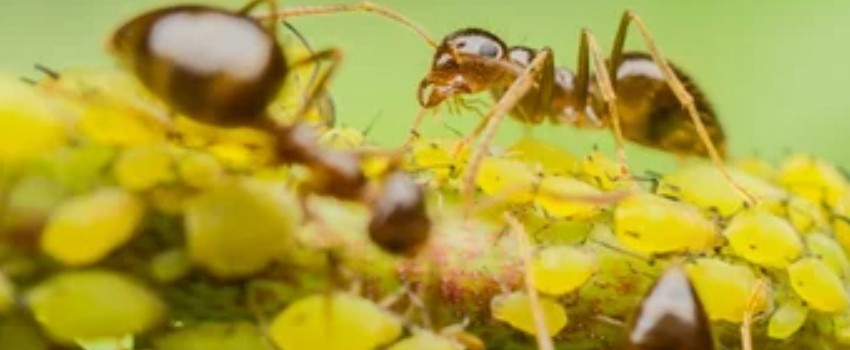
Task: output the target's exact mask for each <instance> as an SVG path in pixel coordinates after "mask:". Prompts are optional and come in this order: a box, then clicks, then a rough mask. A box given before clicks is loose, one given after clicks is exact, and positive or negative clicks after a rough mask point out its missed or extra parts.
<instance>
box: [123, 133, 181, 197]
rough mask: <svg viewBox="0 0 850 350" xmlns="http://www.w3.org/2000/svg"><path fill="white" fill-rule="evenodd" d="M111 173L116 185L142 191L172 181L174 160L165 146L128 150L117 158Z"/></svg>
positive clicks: (149, 146) (148, 146) (156, 145)
mask: <svg viewBox="0 0 850 350" xmlns="http://www.w3.org/2000/svg"><path fill="white" fill-rule="evenodd" d="M112 173H113V175H114V176H115V179H116V180H117V181H118V184H119V185H121V186H122V187H124V188H126V189H128V190H131V191H144V190H148V189H151V188H152V187H154V186H157V185H159V184H163V183H167V182H170V181H173V180H174V177H175V174H174V159H173V158H172V152H171V150H170V149H169V148H168V146H167V145H165V144H152V145H145V146H139V147H134V148H129V149H127V150H125V151H124V152H122V153H121V155H120V156H118V159H117V160H116V162H115V166H114V167H113V168H112Z"/></svg>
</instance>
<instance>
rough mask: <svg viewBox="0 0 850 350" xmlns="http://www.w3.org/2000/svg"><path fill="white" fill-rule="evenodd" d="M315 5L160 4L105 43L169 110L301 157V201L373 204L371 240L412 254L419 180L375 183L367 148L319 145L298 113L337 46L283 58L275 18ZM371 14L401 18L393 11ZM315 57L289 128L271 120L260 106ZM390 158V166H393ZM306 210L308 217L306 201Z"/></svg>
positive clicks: (395, 174)
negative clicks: (316, 72)
mask: <svg viewBox="0 0 850 350" xmlns="http://www.w3.org/2000/svg"><path fill="white" fill-rule="evenodd" d="M262 3H265V4H267V5H268V7H269V8H270V9H271V13H272V14H271V15H265V16H262V18H256V17H252V16H249V15H248V13H249V12H250V11H251V10H253V9H254V8H255V7H257V6H258V5H260V4H262ZM361 6H362V5H361ZM352 8H360V7H352ZM367 8H371V7H367ZM316 9H317V8H316V7H310V6H306V7H303V8H292V9H286V10H283V11H281V13H280V14H278V10H277V5H276V3H275V1H274V0H253V1H250V2H249V3H248V4H247V5H245V6H244V7H242V8H241V9H239V10H238V11H231V10H227V9H222V8H217V7H211V6H202V5H176V6H170V7H164V8H160V9H155V10H152V11H150V12H146V13H143V14H141V15H139V16H137V17H135V18H134V19H132V20H130V21H128V22H126V23H125V24H123V25H122V26H120V27H119V28H118V30H117V31H115V33H114V34H113V36H112V37H111V39H110V41H109V44H110V48H111V49H112V51H113V53H114V54H115V55H116V56H117V58H118V60H119V61H120V62H121V63H122V64H123V65H124V66H125V67H126V68H128V70H129V71H131V72H132V73H134V75H135V76H136V78H138V80H139V81H141V83H142V85H144V86H145V87H146V88H147V89H148V90H150V91H151V92H152V93H153V94H154V95H156V96H157V97H159V98H160V99H161V100H163V101H164V102H166V104H167V105H168V106H169V107H170V108H172V109H174V110H175V111H176V112H179V113H180V114H182V115H185V116H186V117H188V118H191V119H193V120H195V121H198V122H201V123H204V124H208V125H213V126H216V127H223V128H233V127H246V128H253V129H258V130H260V131H264V132H267V133H270V134H272V135H273V136H274V139H275V141H276V148H275V154H276V158H277V162H278V163H280V164H293V163H295V164H301V165H304V166H305V167H307V168H308V169H309V170H310V175H311V176H310V178H309V179H308V180H307V183H306V184H304V185H303V186H301V188H299V196H300V197H301V199H302V201H303V200H305V198H304V196H306V195H307V194H317V195H322V196H330V197H334V198H337V199H341V200H348V201H360V202H364V203H365V204H366V205H367V206H369V207H370V208H371V210H372V219H371V221H370V224H369V231H370V237H371V238H372V240H373V241H374V242H375V243H376V244H378V245H379V246H381V247H382V248H384V249H385V250H388V251H389V252H391V253H395V254H401V255H413V254H415V253H416V251H417V250H418V249H419V248H421V246H422V245H423V244H424V242H425V241H426V240H427V238H428V233H429V231H430V227H431V221H430V219H429V218H428V216H427V213H426V208H425V205H424V201H425V199H424V194H423V193H422V189H421V188H420V187H419V185H418V184H417V183H416V182H415V181H413V179H412V178H411V177H410V176H409V175H407V174H406V173H404V172H402V171H400V170H396V168H397V166H393V165H391V166H389V167H388V170H387V173H386V174H385V176H384V179H383V181H382V182H381V184H379V185H373V184H370V182H369V180H368V179H367V177H366V176H365V174H364V173H363V169H362V166H361V160H362V158H363V157H364V156H367V155H368V154H366V152H365V151H364V152H355V151H337V150H333V149H328V148H324V147H321V146H320V144H319V142H318V137H317V136H316V134H315V130H314V128H313V127H312V126H311V125H309V123H307V122H305V121H304V120H303V118H304V116H305V115H306V112H307V111H308V110H309V109H310V108H311V106H312V105H313V104H314V103H315V102H316V101H317V100H319V99H320V98H321V97H322V94H323V93H324V90H325V88H326V86H327V85H328V82H329V81H330V79H331V77H332V76H333V74H334V72H335V71H336V70H337V68H338V66H339V64H340V62H341V61H342V53H341V52H340V51H339V50H337V49H335V48H330V49H325V50H322V51H319V52H316V53H313V54H311V55H310V56H308V57H306V58H304V59H301V60H299V61H295V62H287V59H286V56H285V54H284V50H283V47H282V46H281V45H280V43H279V41H278V38H277V29H276V25H277V23H278V22H279V21H280V20H281V16H294V15H298V14H303V13H307V14H310V13H315V12H316ZM378 9H382V8H378ZM287 11H288V12H287ZM378 12H379V13H382V14H387V13H389V14H390V15H388V16H389V17H391V18H395V19H398V20H400V21H402V22H404V18H403V17H399V16H392V15H391V14H392V12H391V11H388V10H383V11H378ZM263 21H265V23H263ZM414 28H415V27H414ZM320 61H330V67H328V68H327V70H326V71H325V72H324V74H322V75H321V76H320V77H318V78H317V79H316V82H315V85H313V87H312V89H311V90H310V91H308V92H305V99H304V101H305V103H303V104H302V105H300V106H299V108H298V110H297V111H296V112H295V114H294V116H295V117H294V119H295V121H294V122H293V123H291V124H289V125H281V124H279V123H278V122H276V121H274V120H273V119H272V118H271V117H270V116H269V114H268V113H267V111H266V109H267V107H268V105H269V104H270V103H271V102H272V100H273V99H274V98H275V97H276V96H277V94H278V91H279V90H280V88H281V86H282V84H283V83H284V81H285V80H286V78H287V76H288V75H289V72H291V71H292V70H293V69H295V68H297V67H300V66H304V65H308V64H315V63H318V62H320ZM390 156H391V161H390V163H396V162H397V161H394V160H393V159H392V158H393V155H392V154H391V155H390ZM302 204H303V202H302ZM304 208H305V212H306V213H307V214H308V217H310V216H311V215H310V213H309V210H307V206H306V205H304Z"/></svg>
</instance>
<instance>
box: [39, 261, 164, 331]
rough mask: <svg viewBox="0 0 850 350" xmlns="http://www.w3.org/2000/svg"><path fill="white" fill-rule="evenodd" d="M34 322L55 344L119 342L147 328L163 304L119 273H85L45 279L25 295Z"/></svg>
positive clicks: (159, 315) (162, 308)
mask: <svg viewBox="0 0 850 350" xmlns="http://www.w3.org/2000/svg"><path fill="white" fill-rule="evenodd" d="M26 300H27V304H28V305H29V306H30V309H31V310H32V312H33V315H35V319H36V320H37V321H38V322H39V323H40V324H41V326H42V327H44V329H45V330H46V331H47V333H49V334H50V335H51V336H52V337H53V338H55V339H56V340H59V341H71V340H75V341H86V340H98V339H104V338H118V337H123V336H126V335H134V334H139V333H142V332H144V331H146V330H149V329H151V328H152V327H153V326H155V325H156V324H157V323H159V321H160V320H162V316H163V313H164V311H165V308H164V305H163V304H162V303H161V302H160V300H159V299H158V298H157V297H156V296H155V295H154V294H153V293H151V292H150V291H149V290H148V289H147V288H144V287H142V286H141V285H139V284H137V283H136V282H135V281H133V280H130V279H128V278H127V277H124V276H122V275H120V274H117V273H113V272H109V271H101V270H86V271H72V272H63V273H60V274H58V275H54V276H53V277H50V278H49V279H48V280H47V281H45V282H42V283H41V284H39V285H38V286H36V287H35V288H34V289H32V290H31V291H29V292H28V293H27V296H26Z"/></svg>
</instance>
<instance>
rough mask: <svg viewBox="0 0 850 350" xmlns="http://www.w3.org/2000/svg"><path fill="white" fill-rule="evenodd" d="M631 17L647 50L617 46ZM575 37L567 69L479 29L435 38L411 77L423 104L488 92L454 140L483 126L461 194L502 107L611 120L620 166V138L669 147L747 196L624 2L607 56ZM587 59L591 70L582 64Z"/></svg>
mask: <svg viewBox="0 0 850 350" xmlns="http://www.w3.org/2000/svg"><path fill="white" fill-rule="evenodd" d="M632 23H633V24H635V25H636V26H637V27H638V29H639V30H640V33H641V35H642V36H643V38H644V41H645V42H646V43H647V46H648V48H649V50H648V53H642V52H625V53H624V52H623V46H624V45H625V39H626V32H627V29H628V27H629V24H632ZM580 39H581V42H580V47H579V57H578V67H577V71H576V72H575V73H573V72H572V71H571V70H570V69H568V68H566V67H559V68H556V67H555V64H554V59H553V55H552V51H551V50H550V49H549V48H543V49H541V50H534V49H530V48H527V47H520V46H514V47H510V46H508V45H506V44H505V43H504V42H503V41H502V40H501V39H500V38H499V37H498V36H496V35H494V34H493V33H491V32H488V31H486V30H483V29H477V28H467V29H462V30H458V31H456V32H454V33H451V34H449V35H448V36H446V37H445V38H444V39H443V41H442V42H441V44H440V45H439V46H438V47H437V50H436V53H435V54H434V58H433V61H432V64H431V68H430V70H429V72H428V74H427V75H426V76H425V78H424V79H423V80H422V81H421V83H420V85H419V91H418V98H419V103H420V105H421V106H422V107H423V109H424V108H432V107H436V106H437V105H439V104H440V103H442V102H443V101H446V100H447V99H451V98H462V97H463V96H464V95H469V94H475V93H479V92H489V93H490V94H492V95H493V97H494V98H495V99H496V101H497V104H496V106H494V107H493V108H492V109H491V110H490V112H489V113H488V114H487V115H485V117H484V118H483V119H482V121H481V123H480V124H479V126H478V127H477V128H476V129H475V131H473V132H472V133H471V134H470V135H469V136H467V138H466V139H464V141H463V144H468V143H469V142H471V141H472V140H474V139H475V138H477V137H478V135H479V134H481V133H482V132H484V131H485V128H486V129H488V131H487V132H486V134H485V136H484V140H483V142H482V146H484V147H480V148H479V149H477V150H476V152H477V153H476V154H474V155H473V157H472V161H471V163H470V166H469V167H468V170H467V174H466V178H465V181H464V183H465V184H466V187H467V189H466V192H467V193H468V192H469V191H471V190H470V189H469V188H471V187H472V183H473V181H472V179H474V176H475V172H476V171H477V168H478V165H479V164H480V161H481V159H482V158H483V155H484V154H485V153H486V145H487V144H489V142H490V140H491V139H492V138H493V133H494V132H495V130H496V129H497V128H498V125H499V123H500V122H501V120H502V119H503V118H504V116H505V115H511V116H513V117H514V118H515V119H517V120H519V121H521V122H523V123H528V124H540V123H542V122H544V121H546V120H549V121H551V122H554V123H565V124H571V125H574V126H577V127H581V128H611V129H613V131H614V134H615V136H616V140H617V146H618V147H617V148H618V152H619V156H620V162H621V166H622V169H623V173H624V175H627V174H628V171H627V168H626V166H625V153H624V152H623V139H627V140H630V141H633V142H635V143H638V144H642V145H645V146H649V147H652V148H655V149H659V150H662V151H665V152H669V153H673V154H676V155H679V156H698V157H708V158H711V159H712V160H713V161H714V163H715V164H716V165H717V166H718V168H719V169H720V170H721V172H722V173H723V175H724V176H725V177H726V178H727V180H728V181H729V183H730V184H731V185H732V186H733V187H734V188H735V189H736V190H738V191H739V192H740V193H741V194H742V196H743V197H744V199H745V200H747V201H749V202H754V201H755V199H754V198H753V197H752V196H751V195H750V194H749V193H747V192H746V191H745V190H744V189H743V188H741V187H740V186H738V185H737V183H736V182H735V181H734V180H733V179H732V178H731V177H730V176H729V175H728V173H727V172H726V170H725V168H724V166H723V158H724V157H725V154H726V138H725V135H724V132H723V128H722V126H721V125H720V122H719V120H718V119H717V117H716V115H715V112H714V110H713V109H712V108H711V106H710V104H709V103H708V101H707V99H706V97H705V96H704V94H703V93H702V91H700V89H699V88H698V87H697V86H696V85H695V84H694V82H693V81H692V80H691V79H690V78H689V77H688V76H687V75H685V74H684V73H683V72H682V71H681V70H680V69H678V68H676V67H674V66H673V65H671V64H670V63H669V62H668V61H667V60H666V59H663V58H661V57H662V56H661V54H660V53H659V51H658V49H657V48H656V47H655V44H654V42H653V40H652V38H651V36H650V34H649V32H648V30H647V29H646V27H645V25H644V24H643V23H642V21H641V20H640V18H639V17H637V16H636V15H635V14H633V13H631V12H629V11H627V12H626V13H625V14H624V15H623V17H622V20H621V22H620V26H619V30H618V32H617V37H616V39H615V42H614V48H613V51H612V53H611V55H610V57H609V58H608V59H607V60H606V59H604V58H603V56H602V55H601V53H600V50H599V48H598V45H597V44H596V41H595V39H594V37H593V36H592V35H591V34H590V32H589V31H588V30H583V31H582V33H581V38H580ZM591 62H593V64H594V66H595V68H596V69H595V70H594V71H591V70H590V63H591ZM591 75H593V77H594V79H591ZM422 115H423V114H422V113H420V116H419V117H418V118H417V121H416V122H415V124H414V128H413V130H412V132H411V134H412V136H411V139H412V138H413V137H415V135H417V132H416V128H417V127H418V125H419V123H420V122H421V118H422Z"/></svg>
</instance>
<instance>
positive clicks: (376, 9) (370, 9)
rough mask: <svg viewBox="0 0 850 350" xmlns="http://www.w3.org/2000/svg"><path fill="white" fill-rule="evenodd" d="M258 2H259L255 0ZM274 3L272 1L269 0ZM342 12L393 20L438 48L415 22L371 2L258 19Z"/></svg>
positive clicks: (303, 9) (285, 12)
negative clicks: (364, 13)
mask: <svg viewBox="0 0 850 350" xmlns="http://www.w3.org/2000/svg"><path fill="white" fill-rule="evenodd" d="M255 1H258V0H255ZM269 1H272V0H269ZM340 12H367V13H374V14H377V15H381V16H384V17H387V18H389V19H392V20H394V21H396V22H399V23H401V24H402V25H404V26H406V27H408V28H410V29H412V30H413V31H414V32H416V34H418V35H419V36H420V37H422V38H423V39H425V41H426V42H428V45H430V46H431V47H437V41H436V40H434V39H433V38H432V37H431V36H430V35H428V32H426V31H425V29H423V28H422V26H420V25H418V24H416V22H413V20H411V19H410V18H407V17H406V16H404V15H402V14H401V13H399V12H397V11H395V10H392V9H390V8H387V7H383V6H380V5H377V4H373V3H371V2H369V1H361V2H356V3H351V4H336V5H319V6H295V7H289V8H284V9H283V10H280V11H277V12H273V13H271V14H264V15H258V16H256V18H260V19H267V18H274V19H287V18H291V17H299V16H316V15H329V14H334V13H340Z"/></svg>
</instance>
